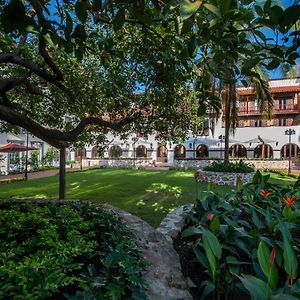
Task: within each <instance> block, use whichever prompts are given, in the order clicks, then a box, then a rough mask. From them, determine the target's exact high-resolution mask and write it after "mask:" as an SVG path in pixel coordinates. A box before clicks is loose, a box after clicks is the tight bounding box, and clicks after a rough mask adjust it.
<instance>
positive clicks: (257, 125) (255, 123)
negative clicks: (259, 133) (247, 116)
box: [254, 120, 262, 127]
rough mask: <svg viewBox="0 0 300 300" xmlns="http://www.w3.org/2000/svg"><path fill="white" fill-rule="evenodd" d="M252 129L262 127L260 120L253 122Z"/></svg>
mask: <svg viewBox="0 0 300 300" xmlns="http://www.w3.org/2000/svg"><path fill="white" fill-rule="evenodd" d="M254 127H262V120H255V121H254Z"/></svg>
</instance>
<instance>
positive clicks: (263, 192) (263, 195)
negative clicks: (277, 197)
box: [259, 189, 270, 199]
mask: <svg viewBox="0 0 300 300" xmlns="http://www.w3.org/2000/svg"><path fill="white" fill-rule="evenodd" d="M259 194H260V195H261V196H262V197H263V198H264V199H266V198H267V197H268V196H269V195H270V192H269V191H268V190H267V189H265V190H261V191H260V192H259Z"/></svg>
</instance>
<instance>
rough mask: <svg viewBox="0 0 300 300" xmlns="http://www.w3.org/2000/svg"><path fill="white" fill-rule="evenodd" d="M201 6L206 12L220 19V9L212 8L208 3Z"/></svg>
mask: <svg viewBox="0 0 300 300" xmlns="http://www.w3.org/2000/svg"><path fill="white" fill-rule="evenodd" d="M203 6H204V7H205V8H206V9H207V10H209V11H210V12H212V13H213V14H214V15H216V16H217V17H219V18H221V17H222V15H221V12H220V9H219V8H218V7H217V6H214V5H212V4H209V3H204V4H203Z"/></svg>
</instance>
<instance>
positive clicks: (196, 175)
mask: <svg viewBox="0 0 300 300" xmlns="http://www.w3.org/2000/svg"><path fill="white" fill-rule="evenodd" d="M199 176H200V172H199V171H197V172H195V173H194V178H195V180H197V179H198V177H199Z"/></svg>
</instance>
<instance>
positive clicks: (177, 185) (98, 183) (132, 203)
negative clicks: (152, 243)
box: [0, 169, 295, 226]
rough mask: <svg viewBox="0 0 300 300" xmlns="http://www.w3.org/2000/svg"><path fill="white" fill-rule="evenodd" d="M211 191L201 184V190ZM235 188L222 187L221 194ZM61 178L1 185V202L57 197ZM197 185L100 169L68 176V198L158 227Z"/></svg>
mask: <svg viewBox="0 0 300 300" xmlns="http://www.w3.org/2000/svg"><path fill="white" fill-rule="evenodd" d="M270 174H271V178H270V181H271V182H272V183H277V184H285V185H286V184H290V183H293V182H295V179H293V178H290V177H287V176H282V175H278V174H274V173H270ZM206 188H207V184H206V183H198V190H199V191H200V190H204V189H206ZM230 189H231V187H229V186H218V187H217V188H216V190H218V191H219V192H220V193H224V192H227V191H229V190H230ZM57 197H58V176H53V177H47V178H41V179H35V180H30V181H27V182H26V181H22V182H16V183H10V184H2V185H0V199H8V198H23V199H24V198H25V199H26V198H27V199H29V198H57ZM195 198H196V183H195V181H194V176H193V172H192V171H174V170H170V171H144V170H125V169H96V170H89V171H84V172H76V173H68V174H67V199H83V200H93V201H99V202H102V203H108V204H110V205H113V206H115V207H119V208H121V209H123V210H126V211H128V212H130V213H132V214H134V215H137V216H139V217H141V218H142V219H144V220H145V221H147V222H149V223H150V224H152V225H154V226H158V225H159V223H160V222H161V220H162V219H163V218H164V216H165V215H166V214H167V213H168V212H169V211H170V210H172V209H173V208H175V207H178V206H180V205H182V204H186V203H193V202H194V201H195Z"/></svg>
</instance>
